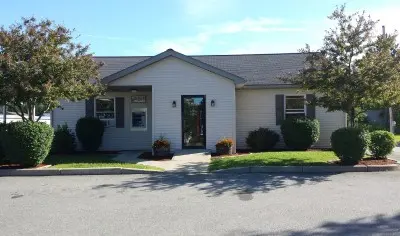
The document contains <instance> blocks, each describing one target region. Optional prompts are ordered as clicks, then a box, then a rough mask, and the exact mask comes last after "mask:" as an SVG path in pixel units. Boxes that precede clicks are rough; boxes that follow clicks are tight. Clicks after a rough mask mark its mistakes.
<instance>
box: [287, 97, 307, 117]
mask: <svg viewBox="0 0 400 236" xmlns="http://www.w3.org/2000/svg"><path fill="white" fill-rule="evenodd" d="M301 96H302V97H303V98H304V108H303V109H304V112H289V113H286V97H301ZM306 99H307V97H306V94H284V95H283V117H284V119H285V120H286V114H303V113H304V117H307V103H306Z"/></svg>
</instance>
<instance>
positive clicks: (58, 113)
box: [52, 100, 86, 132]
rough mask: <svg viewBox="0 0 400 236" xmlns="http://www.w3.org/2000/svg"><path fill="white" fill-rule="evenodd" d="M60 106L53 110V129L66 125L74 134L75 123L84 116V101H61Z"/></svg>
mask: <svg viewBox="0 0 400 236" xmlns="http://www.w3.org/2000/svg"><path fill="white" fill-rule="evenodd" d="M60 105H61V107H60V108H56V109H54V110H53V114H52V119H53V122H52V124H53V127H54V128H57V126H58V125H63V124H65V123H66V124H67V125H68V127H69V128H70V129H72V130H73V131H74V132H75V125H76V122H77V121H78V119H79V118H81V117H84V116H85V111H86V110H85V101H78V102H69V101H66V100H61V101H60Z"/></svg>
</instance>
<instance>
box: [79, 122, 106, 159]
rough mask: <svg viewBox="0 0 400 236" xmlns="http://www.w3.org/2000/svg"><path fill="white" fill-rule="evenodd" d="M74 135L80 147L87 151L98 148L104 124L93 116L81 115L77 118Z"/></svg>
mask: <svg viewBox="0 0 400 236" xmlns="http://www.w3.org/2000/svg"><path fill="white" fill-rule="evenodd" d="M75 132H76V136H77V137H78V140H79V142H80V143H81V144H82V148H83V149H85V150H86V151H89V152H94V151H97V149H99V147H100V145H101V142H102V139H103V134H104V124H103V122H102V121H101V120H99V119H98V118H95V117H83V118H80V119H79V120H78V122H77V123H76V127H75Z"/></svg>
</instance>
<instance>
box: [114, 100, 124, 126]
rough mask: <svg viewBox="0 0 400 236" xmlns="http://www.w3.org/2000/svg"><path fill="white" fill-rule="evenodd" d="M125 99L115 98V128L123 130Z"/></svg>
mask: <svg viewBox="0 0 400 236" xmlns="http://www.w3.org/2000/svg"><path fill="white" fill-rule="evenodd" d="M124 104H125V99H124V98H123V97H118V98H115V127H117V128H124V123H125V119H124V118H125V106H124Z"/></svg>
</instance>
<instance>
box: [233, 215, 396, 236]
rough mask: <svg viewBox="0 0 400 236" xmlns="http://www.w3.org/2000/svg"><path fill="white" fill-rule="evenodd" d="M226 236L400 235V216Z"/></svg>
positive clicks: (245, 232) (234, 233) (234, 232)
mask: <svg viewBox="0 0 400 236" xmlns="http://www.w3.org/2000/svg"><path fill="white" fill-rule="evenodd" d="M226 235H246V236H267V235H286V236H309V235H311V236H312V235H325V236H334V235H400V214H397V215H394V216H385V215H375V216H373V217H363V218H357V219H353V220H350V221H346V222H326V223H323V224H322V225H320V226H318V227H317V228H313V229H307V230H300V231H283V232H279V233H276V232H275V233H262V232H261V233H260V232H257V231H246V230H235V231H232V232H230V233H228V234H226Z"/></svg>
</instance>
